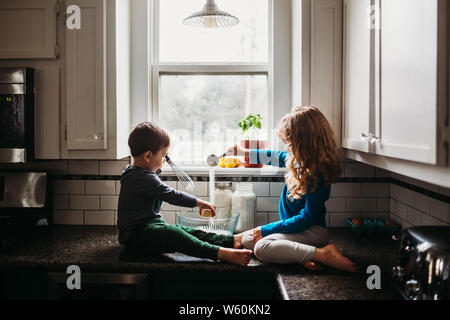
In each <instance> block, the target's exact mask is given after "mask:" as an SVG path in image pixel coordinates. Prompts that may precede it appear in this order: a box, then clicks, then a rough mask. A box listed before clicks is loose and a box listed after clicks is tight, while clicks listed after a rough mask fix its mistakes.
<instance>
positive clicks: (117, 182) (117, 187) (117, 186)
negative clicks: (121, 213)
mask: <svg viewBox="0 0 450 320" xmlns="http://www.w3.org/2000/svg"><path fill="white" fill-rule="evenodd" d="M116 194H117V195H118V194H120V180H116Z"/></svg>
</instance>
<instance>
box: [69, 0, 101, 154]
mask: <svg viewBox="0 0 450 320" xmlns="http://www.w3.org/2000/svg"><path fill="white" fill-rule="evenodd" d="M71 4H73V5H78V6H79V7H80V9H81V28H80V29H74V30H68V29H66V31H65V32H66V43H67V72H66V74H67V112H66V116H67V119H66V120H67V149H68V150H85V149H86V150H88V149H98V150H100V149H106V146H107V141H106V136H107V135H106V123H107V119H106V116H107V115H106V68H105V64H106V27H105V24H106V19H105V14H106V11H105V10H106V7H105V0H76V1H71Z"/></svg>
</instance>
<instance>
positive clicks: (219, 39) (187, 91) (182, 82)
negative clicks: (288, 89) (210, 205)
mask: <svg viewBox="0 0 450 320" xmlns="http://www.w3.org/2000/svg"><path fill="white" fill-rule="evenodd" d="M205 3H206V0H155V1H154V7H153V20H152V21H153V39H154V40H153V63H152V84H153V85H152V118H153V121H156V122H157V123H158V124H159V125H160V126H161V127H163V128H164V129H165V130H167V131H168V133H169V134H170V136H171V140H172V144H171V149H170V151H169V153H170V156H171V158H172V159H173V160H174V162H175V163H177V164H184V165H205V164H206V158H207V156H208V155H209V154H211V153H214V154H222V153H223V152H224V151H225V149H226V148H227V147H228V146H231V145H233V144H235V143H239V140H241V139H243V138H244V137H243V136H242V134H241V130H240V128H239V126H238V122H239V121H240V120H241V119H242V118H244V117H245V116H247V115H248V114H249V113H259V114H261V115H262V116H263V118H264V120H263V121H262V125H263V130H261V132H260V136H259V137H258V138H259V139H264V140H266V139H268V140H269V143H270V139H271V134H270V132H271V129H272V127H271V124H272V118H273V111H272V110H273V107H272V102H271V101H272V97H273V85H272V83H273V80H272V78H273V71H272V69H273V63H272V56H273V55H272V43H273V41H272V38H271V34H272V11H273V10H272V5H273V3H272V0H245V1H243V0H217V1H216V3H217V5H218V6H219V8H220V9H221V10H223V11H226V12H229V13H231V14H233V15H235V16H237V17H238V18H239V20H240V22H239V24H238V25H236V26H234V27H231V28H224V29H202V28H195V27H191V26H186V25H184V24H183V23H182V21H183V19H184V18H185V17H187V16H189V15H191V14H192V13H194V12H197V11H200V10H201V9H202V8H203V6H204V5H205Z"/></svg>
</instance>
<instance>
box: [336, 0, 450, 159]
mask: <svg viewBox="0 0 450 320" xmlns="http://www.w3.org/2000/svg"><path fill="white" fill-rule="evenodd" d="M370 5H375V6H376V7H377V8H380V10H379V17H380V19H381V20H380V21H379V23H380V24H379V26H380V28H377V26H376V24H375V25H374V26H373V27H370V25H369V22H370V21H371V19H372V18H376V16H370V14H374V11H373V10H370ZM447 15H448V8H447V1H445V0H396V1H386V0H381V1H372V2H371V1H369V0H364V1H363V0H346V1H345V2H344V38H345V40H344V48H345V49H344V50H345V51H344V52H345V53H344V98H343V135H344V139H343V140H344V144H343V145H344V147H345V148H348V149H352V150H358V151H364V152H370V153H373V154H377V155H381V156H386V157H391V158H397V159H404V160H410V161H415V162H421V163H427V164H432V165H446V164H448V163H446V162H448V160H446V158H447V155H448V148H446V145H447V144H446V140H445V130H446V126H448V120H449V119H448V117H449V115H448V111H447V110H448V103H447V99H448V96H447V95H448V82H447V79H448V74H449V70H448V49H447V43H448V32H447V28H448V19H447ZM361 134H365V135H373V137H374V140H373V141H372V142H370V141H368V140H367V139H366V140H362V139H361ZM358 140H359V141H358ZM447 142H448V141H447Z"/></svg>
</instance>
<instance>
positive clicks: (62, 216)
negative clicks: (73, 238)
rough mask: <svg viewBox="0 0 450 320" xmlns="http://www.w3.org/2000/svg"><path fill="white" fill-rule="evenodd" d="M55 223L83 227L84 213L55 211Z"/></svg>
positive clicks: (78, 211)
mask: <svg viewBox="0 0 450 320" xmlns="http://www.w3.org/2000/svg"><path fill="white" fill-rule="evenodd" d="M53 223H54V224H57V225H58V224H65V225H83V211H80V210H55V211H53Z"/></svg>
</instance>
